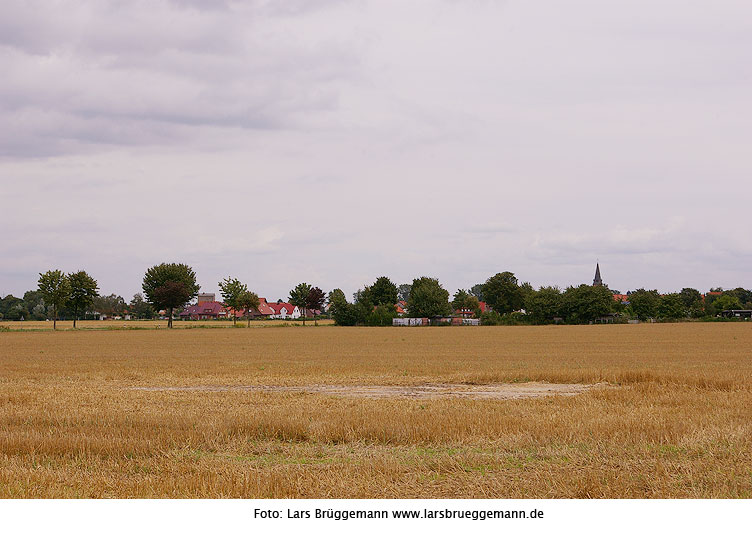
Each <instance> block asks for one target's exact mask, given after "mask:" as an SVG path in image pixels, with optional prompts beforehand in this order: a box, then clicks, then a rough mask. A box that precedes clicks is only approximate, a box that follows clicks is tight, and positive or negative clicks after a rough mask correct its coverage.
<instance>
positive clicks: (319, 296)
mask: <svg viewBox="0 0 752 535" xmlns="http://www.w3.org/2000/svg"><path fill="white" fill-rule="evenodd" d="M325 302H326V294H325V293H324V292H323V290H322V289H321V288H319V287H318V286H314V287H313V288H311V289H310V290H308V295H307V296H306V300H305V306H306V308H307V309H308V310H312V311H313V312H314V316H313V323H314V325H318V315H317V314H316V312H319V311H321V309H322V308H323V307H324V303H325Z"/></svg>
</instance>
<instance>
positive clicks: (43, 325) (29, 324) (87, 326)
mask: <svg viewBox="0 0 752 535" xmlns="http://www.w3.org/2000/svg"><path fill="white" fill-rule="evenodd" d="M308 321H310V323H311V324H313V320H308ZM308 321H306V324H307V323H308ZM318 322H319V325H333V324H334V321H332V320H328V319H320V320H318ZM172 324H173V328H175V329H227V328H232V327H233V325H232V322H231V321H225V320H220V321H216V320H201V321H182V320H175V321H174V322H173V323H172ZM247 325H248V323H247V321H246V320H238V322H237V327H238V328H243V327H246V326H247ZM302 325H303V323H302V322H301V321H290V320H253V321H251V327H252V328H257V327H297V326H301V327H302ZM52 326H53V322H52V321H4V322H1V323H0V331H51V330H52ZM76 328H77V329H78V330H80V331H98V330H110V331H117V330H130V331H136V330H146V329H166V328H167V320H128V321H126V320H103V321H98V320H78V322H77V323H76ZM72 329H73V321H72V320H71V321H67V320H66V321H62V320H61V321H58V322H57V330H58V331H69V330H72Z"/></svg>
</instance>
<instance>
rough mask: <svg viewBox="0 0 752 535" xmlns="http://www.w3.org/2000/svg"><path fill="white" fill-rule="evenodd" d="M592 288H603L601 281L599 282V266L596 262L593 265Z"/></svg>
mask: <svg viewBox="0 0 752 535" xmlns="http://www.w3.org/2000/svg"><path fill="white" fill-rule="evenodd" d="M593 286H603V280H601V266H600V265H598V262H596V263H595V278H594V279H593Z"/></svg>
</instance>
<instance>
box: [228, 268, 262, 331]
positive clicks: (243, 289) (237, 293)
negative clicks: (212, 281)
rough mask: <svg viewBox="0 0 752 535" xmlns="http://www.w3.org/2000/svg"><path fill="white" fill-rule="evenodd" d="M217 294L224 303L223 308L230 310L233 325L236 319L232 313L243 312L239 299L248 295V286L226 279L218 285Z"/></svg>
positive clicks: (236, 280)
mask: <svg viewBox="0 0 752 535" xmlns="http://www.w3.org/2000/svg"><path fill="white" fill-rule="evenodd" d="M219 292H220V293H221V294H222V301H224V304H225V306H226V307H230V308H231V309H232V311H233V314H232V322H233V324H234V323H236V321H237V318H238V317H237V315H236V314H235V313H234V312H235V311H236V310H237V311H240V310H243V307H241V306H240V299H241V298H243V297H245V296H246V294H247V293H248V286H247V285H245V284H243V283H242V282H240V281H239V280H238V279H234V278H230V277H227V278H226V279H224V280H223V281H221V282H220V283H219ZM256 306H258V305H256Z"/></svg>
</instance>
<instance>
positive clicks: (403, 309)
mask: <svg viewBox="0 0 752 535" xmlns="http://www.w3.org/2000/svg"><path fill="white" fill-rule="evenodd" d="M394 308H396V309H397V315H398V316H404V315H405V314H407V302H406V301H399V302H398V303H397V304H396V305H394Z"/></svg>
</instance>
